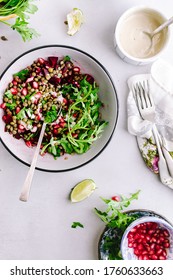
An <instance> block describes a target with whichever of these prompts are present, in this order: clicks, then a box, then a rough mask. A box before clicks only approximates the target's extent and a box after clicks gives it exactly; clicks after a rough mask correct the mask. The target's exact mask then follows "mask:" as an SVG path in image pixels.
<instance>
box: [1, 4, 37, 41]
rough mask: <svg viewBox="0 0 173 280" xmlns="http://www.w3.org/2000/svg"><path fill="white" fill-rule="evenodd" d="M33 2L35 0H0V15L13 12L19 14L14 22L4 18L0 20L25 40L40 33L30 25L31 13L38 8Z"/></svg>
mask: <svg viewBox="0 0 173 280" xmlns="http://www.w3.org/2000/svg"><path fill="white" fill-rule="evenodd" d="M32 2H33V0H0V16H2V17H4V16H8V15H12V14H14V15H16V16H17V17H16V20H15V23H14V24H11V23H9V22H7V21H3V20H0V22H2V23H4V24H6V25H8V26H10V27H11V28H12V29H13V30H16V31H17V32H18V33H19V34H20V35H21V36H22V39H23V41H24V42H25V41H29V40H31V39H32V38H33V37H34V36H38V35H39V34H38V33H37V32H36V31H35V30H34V29H33V28H30V27H29V22H28V20H29V18H30V17H29V14H34V13H35V12H36V11H37V10H38V8H37V6H36V5H35V4H32Z"/></svg>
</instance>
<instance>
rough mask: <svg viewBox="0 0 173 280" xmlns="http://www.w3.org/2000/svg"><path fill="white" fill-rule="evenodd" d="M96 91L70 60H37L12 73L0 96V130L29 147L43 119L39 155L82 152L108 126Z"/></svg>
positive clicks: (86, 76)
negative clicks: (1, 123) (2, 124)
mask: <svg viewBox="0 0 173 280" xmlns="http://www.w3.org/2000/svg"><path fill="white" fill-rule="evenodd" d="M98 92H99V86H98V84H97V83H96V81H95V79H94V78H93V77H92V76H91V75H89V74H86V73H81V70H80V68H79V67H78V66H76V65H74V63H73V62H72V60H71V58H70V57H69V56H64V57H63V58H61V59H58V57H48V58H47V59H43V58H38V59H37V60H36V61H34V62H33V63H32V65H30V66H28V67H26V68H25V69H22V70H21V71H20V72H18V73H15V74H14V75H13V79H12V81H11V83H9V85H8V87H7V88H6V90H5V92H4V96H3V103H2V104H1V108H2V109H3V110H4V115H3V117H2V118H3V121H4V122H5V131H6V132H8V133H10V134H11V135H12V136H13V137H15V138H17V139H20V138H22V139H23V140H24V141H25V144H26V145H27V146H28V147H32V146H35V145H36V144H37V141H38V138H39V134H40V131H41V127H42V123H43V121H46V122H47V123H48V125H47V127H46V131H45V134H44V138H43V141H42V147H41V148H42V150H41V154H42V155H43V154H44V153H45V152H48V153H50V154H52V155H53V156H54V158H57V157H59V156H61V155H63V154H64V153H67V154H72V153H78V154H83V153H85V152H86V151H87V150H88V149H89V148H90V146H91V144H92V143H93V142H94V141H95V140H97V139H98V137H100V135H101V134H102V132H103V130H104V128H105V126H106V125H107V122H106V121H104V120H102V119H101V116H100V112H99V109H100V107H101V106H103V104H102V102H101V101H100V100H99V96H98ZM60 107H62V108H61V113H60V114H58V111H59V108H60Z"/></svg>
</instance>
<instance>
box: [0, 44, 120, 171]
mask: <svg viewBox="0 0 173 280" xmlns="http://www.w3.org/2000/svg"><path fill="white" fill-rule="evenodd" d="M46 48H66V49H71V50H74V51H77V52H79V53H81V54H84V55H85V56H87V57H89V58H90V59H92V60H93V61H94V62H95V63H96V64H98V65H99V66H100V67H101V68H102V70H103V71H104V72H105V73H106V75H107V77H108V78H109V80H110V83H111V85H112V87H113V91H114V94H115V102H116V106H117V108H116V110H117V113H116V119H115V122H114V126H113V129H112V132H111V134H110V136H109V139H108V141H107V142H106V144H105V145H104V146H103V147H102V149H101V150H100V151H99V152H98V153H97V154H96V155H95V156H93V157H92V158H91V159H88V160H86V161H85V162H84V163H81V164H79V165H78V166H75V167H70V168H67V169H63V170H54V169H52V170H51V169H45V168H40V167H36V168H35V169H36V170H39V171H45V172H52V173H57V172H66V171H71V170H75V169H77V168H80V167H82V166H84V165H86V164H88V163H89V162H91V161H92V160H94V159H95V158H96V157H97V156H99V155H100V154H101V153H102V152H103V150H104V149H105V148H106V147H107V145H108V144H109V142H110V140H111V139H112V136H113V134H114V131H115V128H116V126H117V122H118V117H119V100H118V95H117V90H116V87H115V85H114V82H113V79H112V77H111V75H110V73H109V72H108V70H107V69H106V68H105V67H104V66H103V64H102V63H100V62H99V61H98V60H97V59H96V58H95V57H93V56H92V55H90V54H89V53H87V52H85V51H83V50H81V49H78V48H76V47H73V46H70V45H61V44H48V45H41V46H38V47H35V48H32V49H29V50H27V51H25V52H23V53H22V54H20V55H18V56H17V57H16V58H15V59H13V60H12V61H11V62H10V63H9V64H8V66H7V67H6V68H5V70H4V71H3V72H2V74H0V80H1V79H2V77H3V76H4V74H5V73H6V72H7V70H8V69H9V68H10V67H11V66H12V65H13V64H14V63H15V62H16V61H17V60H18V59H20V58H21V57H24V56H25V55H27V54H28V53H32V52H33V51H36V50H39V49H46ZM0 142H1V143H2V144H3V146H4V147H5V148H6V150H7V151H8V152H9V153H10V154H11V155H12V156H13V157H14V158H16V159H17V160H18V161H20V162H21V163H23V164H25V165H26V166H30V164H28V163H27V162H25V161H23V160H22V159H20V158H19V157H18V156H16V155H15V154H14V153H13V152H12V151H11V150H10V149H9V148H8V147H7V145H6V144H5V143H4V141H3V140H2V137H0Z"/></svg>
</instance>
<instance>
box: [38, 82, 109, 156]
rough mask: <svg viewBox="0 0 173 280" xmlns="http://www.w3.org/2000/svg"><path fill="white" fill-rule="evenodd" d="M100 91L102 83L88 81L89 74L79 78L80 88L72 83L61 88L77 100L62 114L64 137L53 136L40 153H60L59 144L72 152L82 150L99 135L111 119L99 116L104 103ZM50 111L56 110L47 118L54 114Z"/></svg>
mask: <svg viewBox="0 0 173 280" xmlns="http://www.w3.org/2000/svg"><path fill="white" fill-rule="evenodd" d="M98 91H99V87H98V86H97V85H96V84H95V83H93V84H90V83H89V82H87V80H86V78H84V79H83V80H82V81H81V82H80V87H79V88H78V87H74V86H73V85H72V84H70V85H65V86H64V87H63V88H62V96H63V97H66V95H69V96H70V99H71V100H72V101H74V102H72V104H71V106H69V109H68V111H66V110H64V111H63V110H62V116H63V117H64V118H66V122H67V124H66V126H65V127H64V128H62V131H61V137H60V138H59V139H57V140H54V138H53V137H52V138H51V139H50V141H49V143H48V144H46V145H44V147H43V149H42V151H41V154H43V153H44V152H45V151H46V150H47V149H48V151H49V153H52V154H53V155H54V157H58V156H60V146H62V147H63V149H64V150H65V152H66V153H68V154H71V153H73V152H75V153H78V154H83V153H85V152H86V151H87V150H88V149H89V148H90V146H91V144H92V143H93V142H94V141H96V140H97V139H98V138H99V137H100V135H101V133H102V132H103V130H104V128H105V126H106V125H107V124H108V122H106V121H101V120H100V118H99V117H100V116H99V108H100V107H101V106H102V103H101V102H100V101H99V97H98ZM50 114H53V111H51V113H48V116H47V117H48V118H49V117H50V118H51V116H50ZM63 114H64V115H63ZM43 144H44V143H43ZM56 151H57V152H56Z"/></svg>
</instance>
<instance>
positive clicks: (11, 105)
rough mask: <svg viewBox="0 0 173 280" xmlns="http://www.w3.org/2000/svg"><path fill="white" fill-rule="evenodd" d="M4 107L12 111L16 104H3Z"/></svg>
mask: <svg viewBox="0 0 173 280" xmlns="http://www.w3.org/2000/svg"><path fill="white" fill-rule="evenodd" d="M5 105H6V107H7V108H9V109H10V110H13V109H14V108H15V107H16V102H13V103H5Z"/></svg>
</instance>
